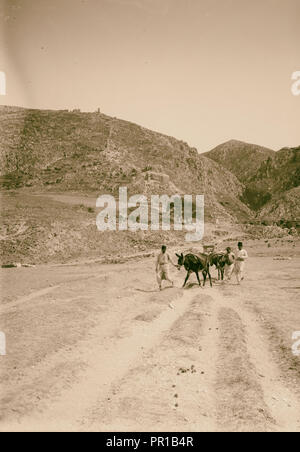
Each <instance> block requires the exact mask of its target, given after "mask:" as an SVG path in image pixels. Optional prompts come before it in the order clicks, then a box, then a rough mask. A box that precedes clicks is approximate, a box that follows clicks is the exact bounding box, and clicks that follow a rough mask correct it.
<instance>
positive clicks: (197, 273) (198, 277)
mask: <svg viewBox="0 0 300 452" xmlns="http://www.w3.org/2000/svg"><path fill="white" fill-rule="evenodd" d="M196 275H197V279H198V283H199V286H200V287H201V281H200V276H199V272H196Z"/></svg>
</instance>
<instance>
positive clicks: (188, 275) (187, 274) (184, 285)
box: [183, 271, 192, 287]
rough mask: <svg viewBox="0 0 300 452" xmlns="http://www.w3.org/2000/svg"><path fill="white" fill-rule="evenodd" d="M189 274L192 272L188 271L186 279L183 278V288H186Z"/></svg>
mask: <svg viewBox="0 0 300 452" xmlns="http://www.w3.org/2000/svg"><path fill="white" fill-rule="evenodd" d="M191 274H192V272H191V271H188V273H187V275H186V278H185V281H184V284H183V287H185V286H186V283H187V282H188V280H189V277H190V276H191Z"/></svg>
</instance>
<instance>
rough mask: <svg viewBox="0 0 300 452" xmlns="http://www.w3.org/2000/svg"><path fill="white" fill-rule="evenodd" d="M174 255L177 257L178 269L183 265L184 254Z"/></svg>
mask: <svg viewBox="0 0 300 452" xmlns="http://www.w3.org/2000/svg"><path fill="white" fill-rule="evenodd" d="M176 256H177V257H178V265H177V266H178V270H180V268H181V267H182V266H183V265H184V255H183V253H181V254H176Z"/></svg>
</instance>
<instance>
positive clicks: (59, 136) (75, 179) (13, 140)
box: [0, 107, 251, 221]
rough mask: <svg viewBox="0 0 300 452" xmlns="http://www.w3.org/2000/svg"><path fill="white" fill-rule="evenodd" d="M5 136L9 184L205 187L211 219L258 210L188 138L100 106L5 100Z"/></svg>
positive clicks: (1, 155)
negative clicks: (65, 107) (30, 106)
mask: <svg viewBox="0 0 300 452" xmlns="http://www.w3.org/2000/svg"><path fill="white" fill-rule="evenodd" d="M0 135H1V141H0V161H1V168H0V174H1V185H2V187H3V188H8V189H11V188H20V187H24V186H26V187H31V188H32V190H34V189H38V190H47V191H48V190H49V189H51V191H64V192H65V191H70V190H72V191H77V192H90V193H91V192H92V193H113V194H117V192H118V189H119V187H120V186H127V187H128V190H129V192H130V193H135V194H136V193H146V194H149V195H150V194H151V193H168V194H172V193H173V194H174V193H176V192H180V193H186V194H205V195H206V207H207V209H206V215H207V218H208V219H210V218H217V217H218V218H219V217H221V218H224V219H228V220H232V219H233V220H238V221H244V220H245V219H247V218H249V216H251V212H250V210H249V209H248V208H247V207H246V206H245V205H244V204H243V203H242V202H241V201H240V197H241V195H242V193H243V190H244V187H243V185H242V183H241V182H239V181H238V180H237V178H236V177H235V176H234V175H233V174H231V173H230V172H228V171H227V170H226V169H225V168H222V167H221V166H220V165H218V164H217V163H216V162H213V161H212V160H211V159H207V158H206V157H203V156H200V155H199V154H198V152H197V150H196V149H194V148H190V147H189V146H188V145H187V144H186V143H184V142H182V141H178V140H176V139H175V138H172V137H168V136H165V135H162V134H160V133H156V132H153V131H150V130H147V129H145V128H143V127H140V126H138V125H136V124H132V123H129V122H126V121H122V120H118V119H115V118H111V117H108V116H105V115H103V114H100V113H80V112H68V111H40V110H24V109H19V108H9V107H1V108H0ZM151 172H154V173H159V174H161V175H164V174H165V175H166V176H168V178H163V177H162V178H158V180H157V179H155V177H154V178H153V177H152V176H151Z"/></svg>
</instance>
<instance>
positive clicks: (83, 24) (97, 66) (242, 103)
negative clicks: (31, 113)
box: [0, 0, 300, 152]
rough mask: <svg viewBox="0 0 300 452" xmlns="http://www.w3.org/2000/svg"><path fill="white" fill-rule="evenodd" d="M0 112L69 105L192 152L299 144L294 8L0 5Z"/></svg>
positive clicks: (15, 0) (144, 1)
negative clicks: (183, 144) (239, 144)
mask: <svg viewBox="0 0 300 452" xmlns="http://www.w3.org/2000/svg"><path fill="white" fill-rule="evenodd" d="M0 5H1V10H0V15H1V16H0V20H1V36H0V70H1V71H5V73H6V77H7V95H6V96H5V97H4V96H1V97H0V103H1V104H2V105H4V104H6V105H20V106H25V107H34V108H50V109H61V108H81V109H82V110H83V111H93V110H96V109H97V107H100V108H101V111H102V112H103V113H106V114H108V115H112V116H117V117H119V118H122V119H126V120H129V121H133V122H136V123H139V124H141V125H143V126H145V127H148V128H150V129H154V130H157V131H160V132H163V133H166V134H168V135H172V136H175V137H176V138H179V139H183V140H185V141H187V142H188V143H189V144H190V145H192V146H196V147H197V148H198V149H199V151H200V152H202V151H207V150H209V149H211V148H212V147H214V146H216V145H218V144H220V143H221V142H224V141H226V140H228V139H231V138H236V139H240V140H245V141H248V142H252V143H257V144H261V145H264V146H268V147H271V148H273V149H279V148H281V147H283V146H296V145H299V144H300V127H299V123H300V121H299V118H300V96H298V97H295V96H293V95H292V94H291V84H292V81H291V76H292V73H293V72H294V71H300V26H299V23H300V0H251V1H249V0H0Z"/></svg>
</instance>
